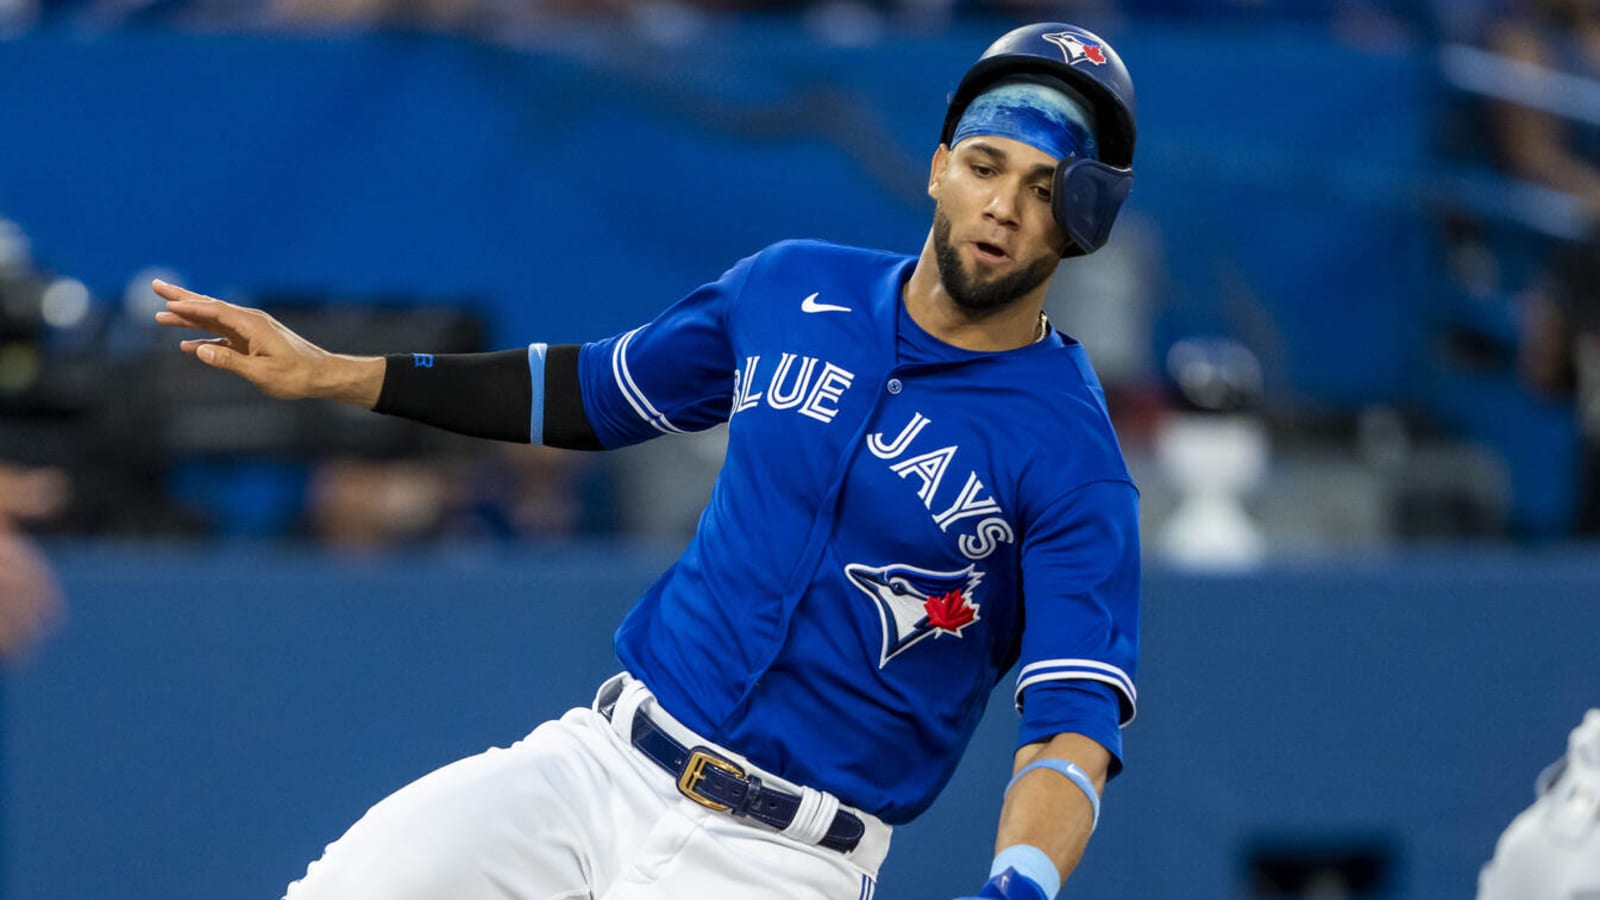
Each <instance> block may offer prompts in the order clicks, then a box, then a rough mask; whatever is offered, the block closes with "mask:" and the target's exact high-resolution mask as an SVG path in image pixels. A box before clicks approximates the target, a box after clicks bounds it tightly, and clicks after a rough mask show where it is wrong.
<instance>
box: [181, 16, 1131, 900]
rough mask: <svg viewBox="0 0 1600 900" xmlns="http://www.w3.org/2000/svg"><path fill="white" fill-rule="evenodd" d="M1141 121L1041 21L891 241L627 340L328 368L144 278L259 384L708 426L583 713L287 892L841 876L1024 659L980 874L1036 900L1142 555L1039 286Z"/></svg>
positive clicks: (462, 767)
mask: <svg viewBox="0 0 1600 900" xmlns="http://www.w3.org/2000/svg"><path fill="white" fill-rule="evenodd" d="M1133 145H1134V94H1133V86H1132V83H1131V81H1130V80H1129V77H1128V73H1127V70H1126V68H1125V67H1124V66H1123V63H1122V61H1121V60H1120V59H1119V58H1118V56H1117V54H1116V53H1115V52H1114V51H1113V50H1112V48H1111V47H1110V46H1109V45H1107V44H1106V42H1104V41H1103V40H1101V39H1100V38H1098V37H1096V36H1095V35H1093V34H1091V33H1090V32H1088V31H1085V30H1083V29H1082V28H1077V27H1074V26H1071V25H1063V24H1057V23H1048V24H1038V25H1031V26H1027V27H1024V28H1020V29H1017V30H1015V31H1012V32H1010V33H1008V34H1006V35H1005V36H1003V37H1002V38H1001V39H1000V40H999V41H997V42H996V43H995V44H994V45H992V46H991V47H990V48H989V49H988V50H987V51H986V52H985V53H984V54H983V55H982V57H981V58H980V59H979V61H978V62H977V63H976V64H975V65H974V66H973V67H972V69H971V70H969V71H968V72H967V73H966V75H965V77H964V78H963V79H962V80H961V82H960V84H959V86H958V87H957V89H956V91H955V93H954V95H953V98H952V100H951V103H950V106H949V111H948V114H947V116H946V119H945V122H944V127H943V130H942V133H941V136H940V142H939V145H938V148H937V150H936V151H935V152H934V155H933V159H932V165H931V168H930V172H929V176H928V194H929V196H930V197H931V198H932V199H933V200H934V201H935V210H934V217H933V225H932V228H931V230H930V232H929V235H928V238H927V241H926V243H925V244H924V246H923V247H922V249H921V252H920V253H919V254H917V255H914V256H910V255H900V254H894V253H886V252H878V251H872V250H862V249H856V248H852V247H843V246H837V245H833V244H827V243H821V242H816V241H794V242H784V243H780V244H776V245H774V246H771V247H768V248H766V249H764V250H762V251H760V252H758V253H756V254H755V255H753V256H750V257H748V258H746V259H743V260H741V261H739V262H738V263H737V264H735V265H734V266H733V267H732V268H731V269H729V270H728V271H727V272H726V273H725V274H724V275H723V276H722V277H721V278H720V279H718V280H717V281H715V282H712V283H710V284H707V285H704V286H703V287H700V288H699V289H697V290H695V291H693V292H691V293H690V294H688V295H687V296H685V297H684V298H683V299H681V300H680V301H679V302H678V303H677V304H676V305H673V306H672V307H670V308H669V309H667V310H666V311H665V312H663V313H662V314H661V315H660V316H659V317H657V318H656V319H655V320H654V321H652V322H650V323H648V324H646V325H643V326H640V327H639V328H635V329H634V330H632V331H629V332H627V333H625V334H619V335H616V336H613V337H610V338H606V339H605V340H600V341H595V342H593V343H588V344H583V345H581V346H547V345H545V344H540V343H536V344H532V345H531V346H528V347H526V348H522V349H516V350H508V351H502V352H498V353H486V354H468V355H438V356H433V355H428V354H422V353H417V354H397V355H391V356H388V357H370V358H357V357H349V356H339V355H335V354H332V353H328V352H326V351H324V350H322V349H321V348H318V347H316V346H315V345H312V344H310V343H308V342H307V341H305V340H304V339H303V338H301V337H299V336H298V335H295V334H293V333H291V332H289V331H288V330H286V329H284V328H283V327H282V326H281V325H279V324H278V323H277V322H276V321H274V320H273V319H272V318H270V317H269V316H267V315H266V314H264V313H262V312H260V311H258V310H251V309H244V308H241V307H237V306H233V305H230V304H227V303H223V302H220V301H217V300H213V299H209V298H205V297H202V296H200V295H197V294H194V293H191V292H189V291H187V290H184V289H182V288H179V287H176V286H173V285H168V284H164V283H161V282H157V283H156V290H157V291H158V292H159V293H160V294H161V295H162V296H163V297H164V298H166V299H167V301H168V305H167V310H166V311H165V312H162V313H160V314H158V320H159V321H160V322H161V323H163V324H166V325H174V326H182V327H188V328H196V329H201V330H204V331H207V332H210V333H212V334H213V335H215V337H213V338H210V339H205V340H188V341H184V342H183V345H182V346H183V348H184V349H185V350H187V351H189V352H191V353H194V354H196V355H197V356H198V357H199V358H200V359H201V360H202V361H203V362H205V363H206V364H208V365H211V366H214V367H216V368H220V369H225V370H228V371H231V372H235V373H237V374H239V375H241V376H243V377H244V378H246V379H248V380H250V381H251V382H253V383H255V384H256V385H258V386H259V387H260V388H261V389H262V390H264V391H266V392H267V393H268V394H270V395H272V396H276V397H321V398H330V399H335V400H340V401H345V402H349V403H355V404H359V405H361V406H364V407H370V408H373V409H376V410H377V411H378V412H381V413H387V414H392V415H399V416H405V417H408V418H411V419H415V420H418V421H421V422H426V423H429V424H431V425H435V426H439V427H442V428H447V429H450V430H453V431H457V432H461V433H465V434H470V435H477V436H481V437H487V438H496V439H501V440H508V441H521V442H531V443H535V444H545V445H550V446H556V447H567V448H578V449H591V450H595V449H610V448H615V447H621V446H625V445H628V444H633V443H636V442H639V441H643V440H647V439H650V438H654V437H659V436H662V435H669V434H675V433H679V432H688V431H697V430H701V429H705V428H710V427H712V426H713V425H716V424H719V423H724V422H725V423H727V425H728V429H729V440H728V451H727V457H726V461H725V463H724V465H723V468H722V471H721V473H720V475H719V477H718V480H717V483H716V486H715V487H714V489H713V490H712V494H711V497H710V501H709V503H708V505H707V507H706V509H705V512H704V513H703V515H702V516H701V519H700V524H699V527H698V530H697V532H696V534H695V537H694V539H693V541H692V542H691V543H690V545H689V547H688V549H687V550H685V551H684V553H683V555H682V557H681V558H680V559H679V560H678V561H677V562H676V563H675V564H674V565H673V567H672V568H671V569H669V570H668V571H667V572H666V573H665V574H664V575H663V576H662V577H661V579H660V580H659V581H657V582H656V584H655V585H654V586H653V587H651V588H650V589H649V591H647V592H646V593H645V595H644V596H643V597H642V598H641V599H640V600H639V601H638V603H637V605H635V606H634V608H633V609H632V610H631V611H630V612H629V613H628V615H627V617H626V618H625V619H624V620H623V622H622V625H621V627H620V628H619V629H618V631H617V633H616V639H615V649H616V653H617V656H618V657H619V659H620V660H621V663H622V666H623V671H622V672H621V673H620V674H618V675H617V676H616V677H614V678H612V679H610V680H608V681H607V682H606V683H605V684H603V685H601V686H600V689H599V691H598V694H597V696H596V698H595V700H594V702H593V704H592V705H591V706H589V707H585V708H578V709H573V710H571V711H569V712H568V713H567V714H566V715H564V716H563V717H562V718H561V719H560V720H558V721H555V722H547V723H545V724H543V725H541V726H540V727H539V728H537V729H536V730H534V731H533V732H532V733H531V734H529V735H528V736H527V737H526V738H525V739H523V740H522V741H520V742H518V743H516V744H515V745H513V746H511V747H509V748H503V749H491V750H489V751H487V752H486V753H483V754H481V755H479V756H475V757H472V758H469V759H466V760H462V761H460V762H456V763H454V764H452V765H449V766H446V767H445V768H443V769H441V770H439V771H437V772H434V773H432V774H430V775H428V776H426V777H424V778H422V779H421V780H419V781H417V782H415V783H413V784H411V785H409V786H407V787H405V788H403V789H402V790H400V791H399V792H397V793H395V794H394V795H392V796H390V797H389V798H387V799H385V800H383V801H382V802H381V803H379V804H378V805H377V806H375V807H373V808H372V809H371V810H370V811H369V812H368V813H367V814H366V815H365V816H364V817H363V818H362V819H361V820H360V821H358V822H357V823H356V824H355V825H354V826H352V827H351V829H350V830H349V831H348V832H347V833H346V834H345V835H344V836H343V837H341V838H340V839H339V840H338V841H336V842H335V843H333V844H331V845H329V847H328V848H327V850H326V852H325V854H324V855H323V857H322V859H321V860H319V861H317V862H315V863H313V864H312V865H311V866H310V868H309V870H308V871H307V873H306V875H305V877H304V878H303V879H302V880H300V881H298V882H296V883H295V884H293V885H291V886H290V888H289V891H288V897H289V898H291V900H333V898H340V900H344V898H349V897H355V896H361V897H374V898H386V900H393V898H434V897H451V898H459V900H489V898H525V900H534V898H576V897H595V898H607V900H627V898H642V897H651V898H661V897H664V898H685V900H688V898H695V900H703V898H707V897H717V898H721V897H785V898H832V900H863V898H868V897H871V896H872V895H873V893H874V891H875V890H876V878H877V872H878V867H879V864H880V863H881V862H882V860H883V857H884V854H885V852H886V851H887V849H888V844H889V835H890V831H891V829H892V827H893V826H895V825H898V824H900V823H903V822H909V821H911V820H912V819H914V818H915V817H916V816H917V815H918V814H919V813H921V812H922V811H923V810H924V809H926V808H927V807H928V805H929V804H930V803H931V802H932V801H933V799H934V797H935V796H936V795H937V794H938V793H939V791H940V789H941V788H942V787H943V786H944V785H945V783H946V782H947V781H948V780H949V779H950V776H951V774H952V773H953V772H954V771H955V768H956V763H957V760H958V758H959V757H960V755H961V753H962V751H963V749H964V748H965V746H966V744H967V742H968V740H969V738H970V737H971V735H972V732H973V729H974V728H975V726H976V725H977V723H978V720H979V718H980V717H981V715H982V713H983V709H984V704H985V702H986V699H987V698H988V696H989V694H990V692H991V690H992V689H993V688H994V686H995V685H996V684H997V683H998V681H999V680H1000V679H1001V678H1002V677H1003V676H1005V675H1006V673H1007V672H1009V671H1010V670H1012V669H1013V668H1014V667H1015V668H1016V669H1017V674H1016V690H1015V702H1016V707H1017V709H1018V711H1019V712H1020V714H1021V728H1020V731H1019V734H1018V737H1017V747H1018V749H1017V751H1016V755H1015V773H1016V774H1015V777H1014V778H1013V779H1012V782H1011V784H1010V785H1008V787H1007V789H1006V792H1005V797H1004V802H1003V809H1002V813H1001V817H1000V824H999V832H998V837H997V840H996V849H997V854H996V856H995V858H994V862H993V866H992V869H991V871H990V873H989V880H988V882H987V883H984V884H982V886H981V888H979V889H978V896H981V897H990V898H1011V900H1024V898H1026V900H1042V898H1050V897H1054V896H1055V895H1056V893H1057V892H1058V890H1059V888H1060V884H1061V881H1062V880H1063V879H1064V878H1065V877H1066V876H1067V875H1068V874H1069V873H1070V872H1071V871H1072V869H1073V867H1074V866H1075V865H1076V864H1077V862H1078V860H1079V858H1080V856H1081V854H1082V853H1083V850H1084V846H1085V844H1086V843H1087V841H1088V839H1089V836H1090V833H1091V832H1092V831H1093V830H1094V827H1095V824H1096V822H1097V821H1098V819H1099V811H1100V795H1101V791H1102V790H1103V789H1104V786H1105V782H1106V780H1107V779H1108V778H1110V777H1111V776H1113V775H1115V774H1116V773H1117V772H1118V771H1119V770H1120V768H1121V763H1120V758H1121V750H1122V742H1121V737H1120V731H1119V729H1120V727H1121V726H1123V725H1125V724H1126V723H1127V722H1128V721H1130V720H1131V719H1132V718H1133V716H1134V710H1135V702H1136V700H1137V696H1138V695H1137V691H1136V690H1135V687H1134V684H1135V682H1134V675H1135V661H1136V658H1137V652H1138V640H1139V637H1138V627H1139V622H1138V615H1139V614H1138V597H1139V549H1138V512H1137V493H1136V491H1135V488H1134V485H1133V483H1132V482H1131V480H1130V479H1129V476H1128V471H1127V468H1126V467H1125V465H1124V463H1123V459H1122V454H1121V450H1120V448H1119V447H1118V445H1117V440H1116V436H1115V434H1114V433H1113V431H1112V428H1111V424H1110V421H1109V418H1108V416H1107V413H1106V409H1105V403H1104V398H1103V394H1102V391H1101V389H1100V385H1099V383H1098V381H1097V379H1096V377H1095V374H1094V371H1093V369H1092V368H1091V366H1090V364H1089V360H1088V357H1087V356H1086V355H1085V352H1084V350H1083V348H1082V347H1080V346H1079V345H1078V344H1077V342H1075V341H1074V340H1072V339H1071V338H1070V337H1068V336H1066V335H1064V334H1061V333H1060V332H1058V331H1056V330H1054V329H1053V328H1052V327H1051V326H1050V324H1049V322H1048V321H1047V320H1046V319H1045V318H1044V316H1043V313H1042V303H1043V299H1044V296H1045V292H1046V289H1047V287H1048V284H1049V281H1050V278H1051V276H1052V274H1053V273H1054V272H1055V270H1056V267H1057V265H1058V263H1059V262H1060V261H1061V260H1062V259H1063V258H1064V257H1071V256H1077V255H1081V254H1085V253H1089V252H1092V251H1093V250H1095V249H1097V248H1099V247H1100V246H1101V245H1103V244H1104V243H1105V241H1106V238H1107V237H1108V235H1109V232H1110V229H1111V226H1112V222H1113V220H1114V219H1115V217H1116V214H1117V210H1118V209H1119V207H1120V205H1121V203H1122V201H1123V200H1124V199H1125V197H1126V196H1127V193H1128V191H1129V189H1130V187H1131V184H1132V177H1133V176H1132V169H1131V165H1132V156H1133ZM973 881H974V884H977V883H978V882H979V881H980V879H979V878H978V877H974V879H973Z"/></svg>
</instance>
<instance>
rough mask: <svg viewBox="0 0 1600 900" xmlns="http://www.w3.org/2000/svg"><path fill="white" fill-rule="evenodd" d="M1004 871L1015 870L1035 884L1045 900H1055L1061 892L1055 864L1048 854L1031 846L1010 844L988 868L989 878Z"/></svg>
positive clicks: (996, 856)
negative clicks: (1042, 892)
mask: <svg viewBox="0 0 1600 900" xmlns="http://www.w3.org/2000/svg"><path fill="white" fill-rule="evenodd" d="M1006 869H1016V870H1017V874H1018V875H1021V876H1022V877H1023V878H1026V879H1028V880H1029V881H1032V882H1033V883H1034V884H1037V885H1038V886H1039V889H1040V890H1042V891H1044V897H1045V900H1055V896H1056V894H1057V893H1059V892H1060V890H1061V873H1060V872H1057V871H1056V864H1055V863H1053V862H1051V861H1050V855H1049V854H1048V853H1045V852H1044V851H1043V850H1040V849H1039V848H1038V847H1035V846H1034V845H1032V844H1012V845H1011V846H1009V847H1007V848H1005V849H1004V850H1001V851H1000V852H999V853H998V854H996V855H995V858H994V864H993V865H991V866H990V867H989V877H990V878H993V877H995V876H996V875H999V874H1000V873H1001V872H1004V871H1005V870H1006Z"/></svg>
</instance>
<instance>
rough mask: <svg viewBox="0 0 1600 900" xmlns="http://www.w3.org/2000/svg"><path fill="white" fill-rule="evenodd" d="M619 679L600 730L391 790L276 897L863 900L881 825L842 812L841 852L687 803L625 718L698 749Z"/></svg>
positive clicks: (560, 729) (493, 756)
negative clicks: (844, 841)
mask: <svg viewBox="0 0 1600 900" xmlns="http://www.w3.org/2000/svg"><path fill="white" fill-rule="evenodd" d="M618 677H619V678H622V679H627V680H628V682H629V686H628V689H627V690H628V694H627V696H629V697H630V700H629V702H619V703H618V707H617V710H616V712H615V713H614V715H613V720H612V721H607V720H606V719H605V718H604V717H603V716H601V715H600V714H599V713H597V712H595V711H594V710H593V709H582V708H580V709H573V710H569V711H568V712H567V713H566V715H563V716H562V717H561V718H560V719H559V720H557V721H553V722H546V723H544V724H543V725H540V726H539V727H538V728H536V729H534V731H533V732H532V733H531V734H529V735H528V736H527V737H525V738H523V739H522V740H520V741H518V742H517V743H515V744H513V745H512V746H510V747H506V748H494V749H491V750H489V751H487V752H485V753H481V754H479V755H477V756H473V757H469V758H467V759H463V760H461V761H459V762H455V763H452V764H450V765H448V766H445V767H444V768H442V769H439V770H437V771H435V772H433V773H431V774H429V775H426V776H424V777H423V778H421V779H419V780H418V781H415V782H413V783H411V784H410V785H407V786H406V787H404V788H401V789H400V790H399V791H397V792H396V793H394V794H392V795H390V796H389V797H388V798H386V799H384V800H383V801H381V802H380V803H378V805H376V806H374V807H372V809H370V810H368V811H367V813H366V815H364V816H362V817H361V819H360V821H358V822H356V823H355V824H354V825H352V826H351V827H350V830H349V831H347V832H345V834H344V836H343V837H341V838H339V840H337V841H335V842H334V843H332V844H330V845H328V847H327V849H326V851H324V854H323V856H322V858H321V859H320V860H318V861H316V862H314V863H312V864H311V866H310V867H309V868H308V869H307V871H306V876H305V878H303V879H301V880H300V881H297V882H295V883H294V884H291V885H290V886H289V890H288V893H287V895H286V897H285V900H357V898H360V900H446V898H448V900H573V898H590V900H640V898H652V900H721V898H741V900H743V898H751V900H755V898H764V897H771V898H780V897H781V898H785V900H869V898H871V897H872V895H873V893H874V891H875V890H876V887H877V883H876V880H877V874H878V867H879V866H880V865H881V864H882V862H883V857H884V854H885V853H887V852H888V849H889V836H890V831H891V829H890V828H889V826H887V825H885V824H883V823H882V822H881V821H879V820H878V819H876V818H875V817H873V816H871V815H868V814H866V813H863V812H859V811H855V812H856V814H857V815H859V816H860V817H861V819H862V821H863V822H865V823H866V834H865V836H864V837H863V838H862V840H861V843H860V844H859V845H858V846H857V847H856V849H855V850H853V851H852V852H850V853H849V854H848V855H847V854H843V853H839V852H837V851H834V850H829V849H826V848H823V847H818V846H815V845H813V844H808V843H804V842H802V841H800V840H797V839H795V838H793V837H790V836H787V835H785V834H783V833H780V832H778V831H775V830H773V829H771V828H769V827H767V826H765V825H762V824H760V823H757V822H753V821H751V820H749V819H735V818H733V817H731V816H729V815H728V814H726V813H721V812H716V811H714V810H711V809H708V808H706V807H703V806H701V805H699V804H697V803H695V802H694V801H692V800H690V799H689V798H687V797H685V796H684V795H683V794H681V793H679V791H678V788H677V783H676V781H675V780H674V779H673V777H672V776H671V775H670V774H669V773H668V772H667V771H665V770H663V769H661V768H660V767H658V766H657V765H656V764H654V763H652V762H651V761H650V760H649V759H647V758H646V757H645V756H644V755H643V754H641V753H639V752H638V751H637V750H635V749H634V748H633V746H632V745H631V743H630V742H629V741H628V739H627V737H626V735H628V734H630V733H631V731H630V730H629V729H630V728H631V725H632V716H633V715H635V714H639V713H636V712H635V709H638V710H641V711H643V714H648V715H650V717H651V719H652V721H654V722H655V723H656V724H657V725H659V726H661V727H662V728H664V729H667V730H668V732H669V733H671V734H673V736H674V737H675V738H677V739H679V740H680V741H682V742H683V743H685V744H686V745H689V746H693V745H694V744H706V743H707V742H706V741H703V740H700V739H699V738H697V737H694V736H693V735H692V733H691V732H689V731H688V730H687V729H684V728H683V726H682V725H680V724H678V723H677V722H676V721H675V720H672V719H671V717H670V716H667V715H665V714H664V713H663V711H661V710H660V709H658V708H655V705H654V701H653V698H651V697H650V696H649V693H648V691H645V690H644V686H643V685H642V684H639V683H638V682H636V681H632V680H631V679H628V676H626V675H622V676H618ZM709 746H712V747H713V748H715V745H709ZM716 749H719V750H720V752H722V753H724V754H725V755H727V756H728V757H729V758H730V759H733V760H735V761H737V762H739V763H741V764H743V763H745V762H746V760H744V759H743V758H742V757H740V756H738V755H737V754H735V753H730V752H728V751H727V750H726V749H722V748H716ZM752 771H755V772H756V773H757V774H759V775H760V776H761V778H762V780H763V781H764V782H766V783H768V784H777V785H779V786H781V787H784V788H786V789H790V790H793V791H794V792H795V793H799V788H797V787H796V786H794V785H792V784H789V783H787V782H785V781H783V780H782V779H779V778H776V777H775V776H771V775H769V774H767V773H765V772H761V771H760V770H752ZM852 811H854V810H852Z"/></svg>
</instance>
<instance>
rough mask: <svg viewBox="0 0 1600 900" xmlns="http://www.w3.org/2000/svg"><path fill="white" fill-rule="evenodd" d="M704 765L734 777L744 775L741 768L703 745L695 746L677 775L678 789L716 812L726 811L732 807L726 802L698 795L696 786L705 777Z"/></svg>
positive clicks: (698, 785) (697, 786)
mask: <svg viewBox="0 0 1600 900" xmlns="http://www.w3.org/2000/svg"><path fill="white" fill-rule="evenodd" d="M706 766H710V767H711V768H713V769H720V770H722V771H724V772H727V773H728V774H729V775H732V776H734V777H736V778H743V777H744V770H743V769H741V768H739V767H738V766H736V765H734V764H733V763H731V762H729V761H727V760H726V759H723V758H722V757H720V756H718V755H716V754H715V753H712V752H711V751H710V750H707V749H705V748H704V747H696V748H694V749H693V750H691V751H689V764H688V765H686V766H684V767H683V774H682V775H679V776H678V790H679V791H681V792H682V793H683V795H684V796H685V797H688V798H689V799H690V800H693V801H694V802H696V803H698V804H700V805H701V806H704V807H705V808H707V809H714V810H716V811H717V812H727V811H728V810H730V809H733V807H731V806H729V805H727V804H726V803H718V802H717V801H715V800H712V799H711V798H709V797H703V796H701V795H700V792H699V790H698V788H699V787H700V782H702V781H704V780H705V779H706Z"/></svg>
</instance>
